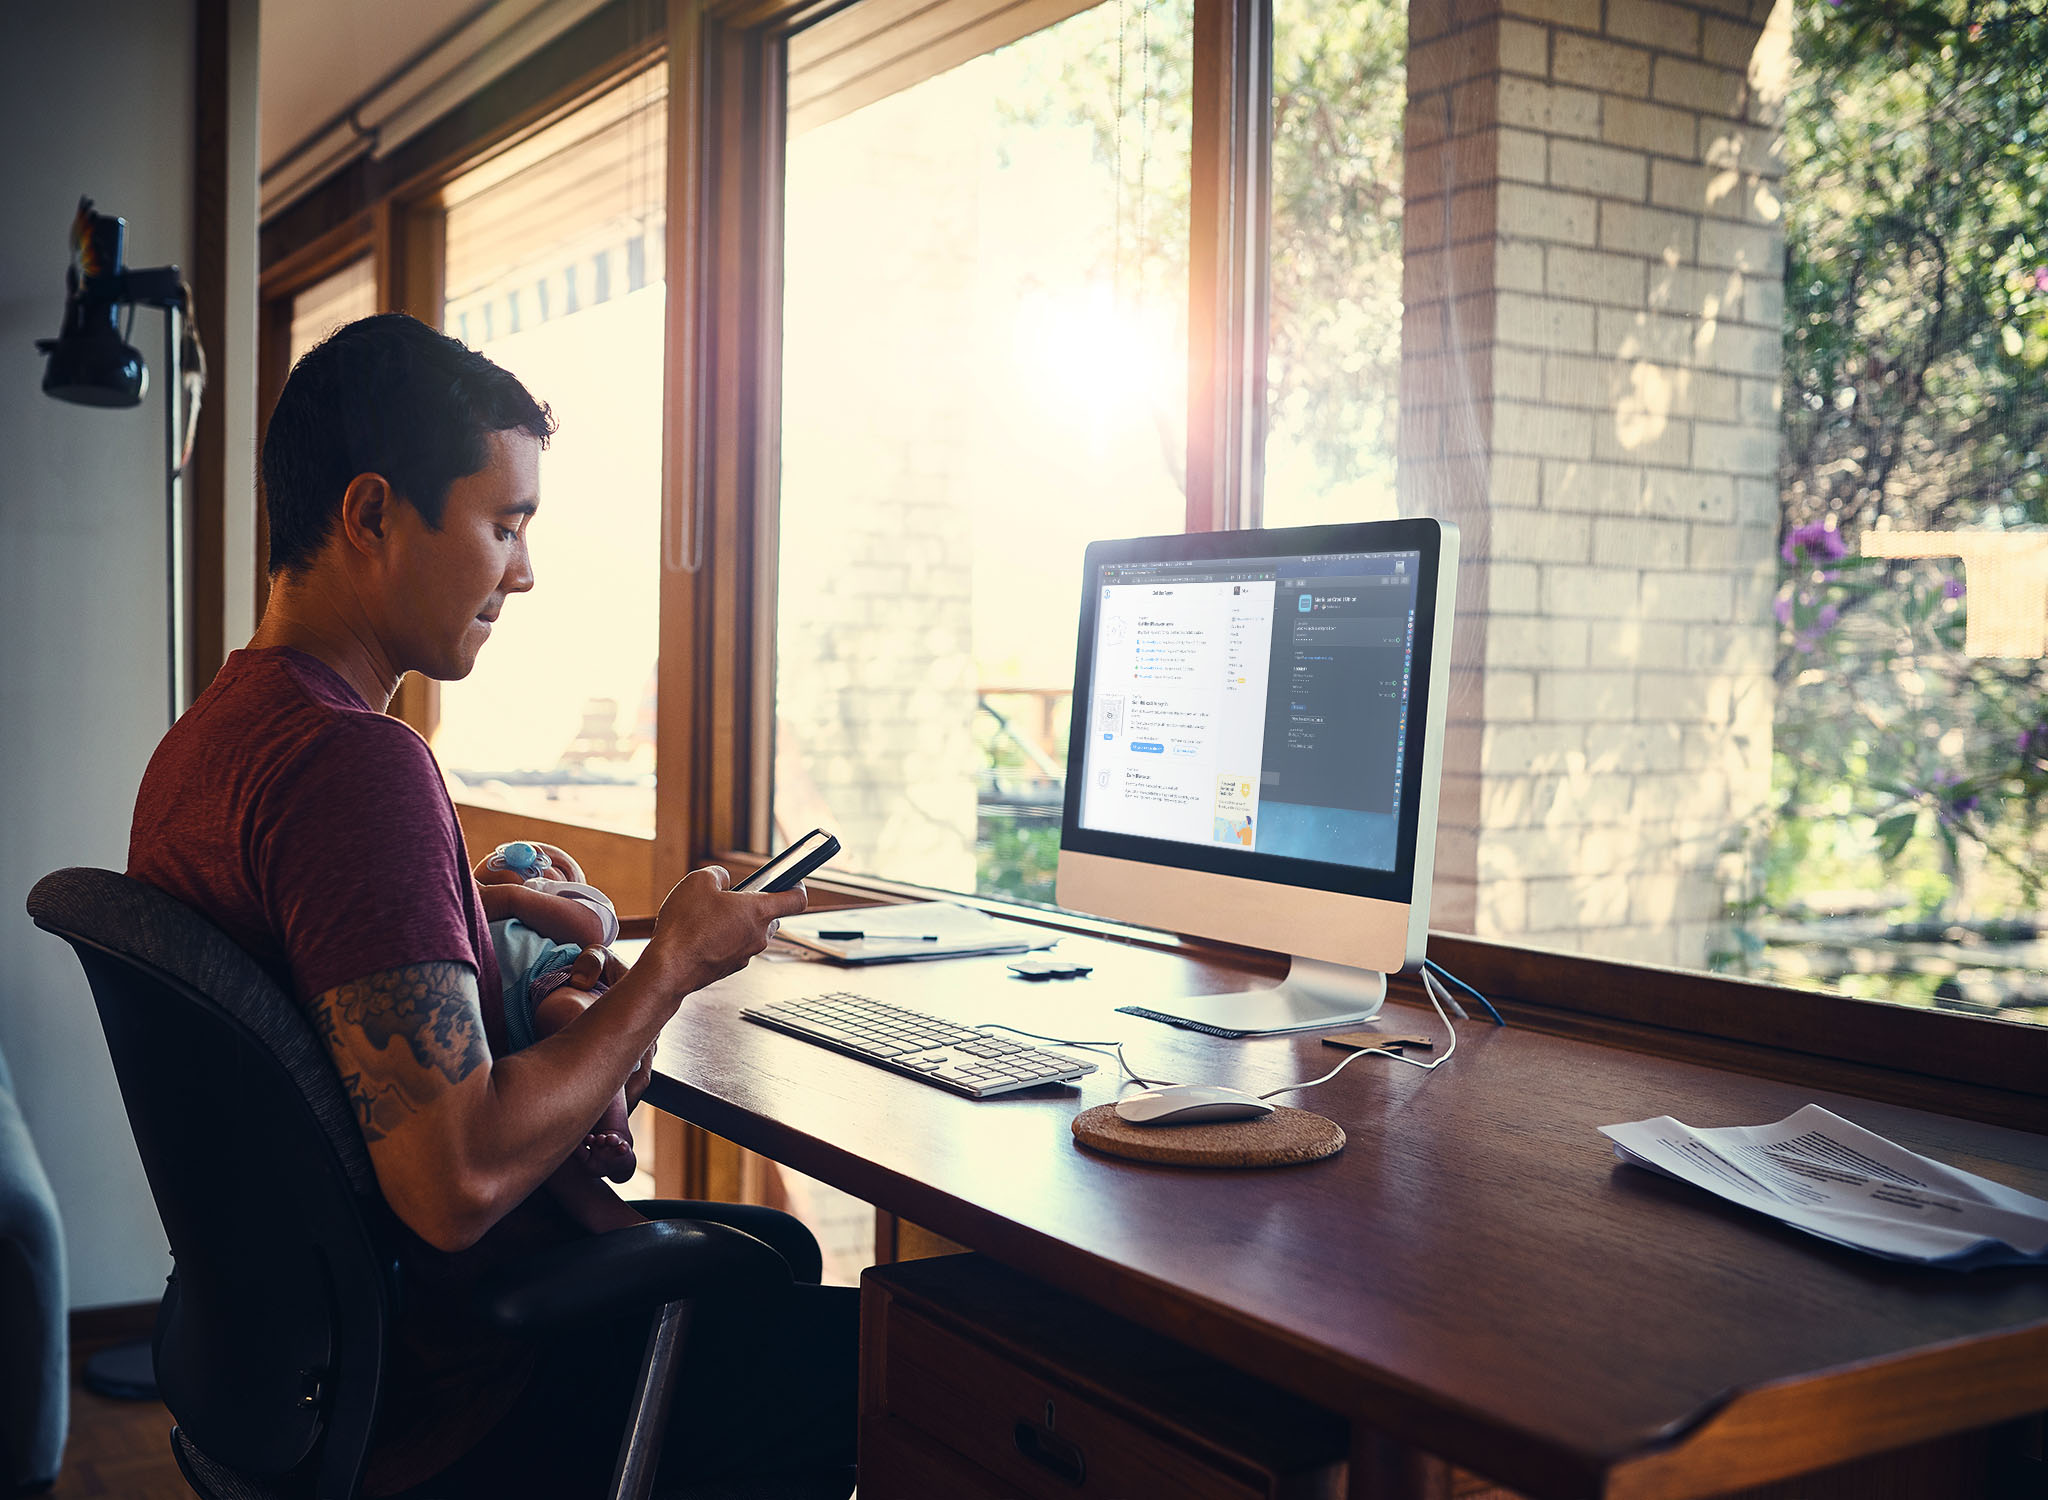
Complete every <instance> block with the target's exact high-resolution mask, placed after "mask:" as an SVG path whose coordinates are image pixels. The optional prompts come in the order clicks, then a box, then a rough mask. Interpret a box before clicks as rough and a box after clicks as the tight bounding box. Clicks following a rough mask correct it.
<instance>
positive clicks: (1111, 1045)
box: [974, 1021, 1170, 1088]
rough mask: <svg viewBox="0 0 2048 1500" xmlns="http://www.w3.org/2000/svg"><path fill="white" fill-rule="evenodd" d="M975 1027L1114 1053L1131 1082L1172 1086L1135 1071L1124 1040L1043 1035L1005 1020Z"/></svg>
mask: <svg viewBox="0 0 2048 1500" xmlns="http://www.w3.org/2000/svg"><path fill="white" fill-rule="evenodd" d="M974 1029H975V1030H977V1031H1009V1032H1014V1033H1016V1034H1017V1035H1018V1036H1028V1037H1030V1038H1031V1040H1033V1041H1034V1042H1050V1043H1051V1044H1052V1045H1053V1046H1055V1047H1074V1048H1078V1049H1079V1050H1081V1051H1083V1052H1101V1053H1102V1054H1103V1056H1105V1057H1108V1056H1112V1055H1113V1056H1114V1057H1115V1058H1116V1065H1117V1067H1119V1068H1121V1069H1122V1070H1123V1073H1124V1076H1125V1077H1126V1078H1128V1079H1130V1081H1131V1082H1133V1083H1141V1084H1143V1085H1145V1087H1147V1088H1167V1087H1170V1085H1168V1084H1165V1083H1163V1082H1161V1081H1160V1080H1159V1079H1156V1078H1145V1077H1142V1076H1141V1075H1140V1074H1138V1073H1137V1072H1135V1071H1134V1070H1133V1069H1132V1067H1131V1065H1130V1064H1129V1063H1127V1062H1125V1061H1124V1044H1123V1043H1122V1042H1077V1041H1075V1040H1073V1039H1072V1038H1071V1037H1063V1036H1042V1035H1040V1034H1039V1033H1038V1032H1036V1031H1026V1030H1025V1029H1024V1028H1023V1027H1021V1026H1011V1025H1009V1024H1008V1023H1006V1022H1003V1021H977V1022H975V1024H974ZM1105 1048H1107V1049H1109V1050H1108V1051H1106V1052H1105V1051H1104V1050H1103V1049H1105ZM1119 1087H1121V1085H1119Z"/></svg>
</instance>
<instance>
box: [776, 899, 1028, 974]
mask: <svg viewBox="0 0 2048 1500" xmlns="http://www.w3.org/2000/svg"><path fill="white" fill-rule="evenodd" d="M848 934H858V936H849V935H848ZM777 936H779V937H782V938H784V939H786V940H788V941H789V942H792V943H795V944H797V945H798V946H799V947H803V948H808V949H810V950H811V951H812V952H813V953H821V954H823V955H824V956H825V957H827V958H829V959H832V960H834V961H836V962H838V963H842V964H885V963H906V962H911V961H915V960H918V959H926V958H965V957H968V956H970V955H972V954H977V953H1024V952H1027V951H1029V950H1031V949H1033V948H1050V947H1051V946H1052V945H1053V944H1054V943H1056V942H1058V941H1059V934H1058V933H1055V932H1052V931H1049V930H1048V929H1046V928H1043V927H1031V926H1027V925H1025V924H1024V923H1022V922H1005V921H1003V920H1002V919H1001V918H998V917H992V916H990V915H989V914H988V913H987V912H985V911H976V910H975V909H974V908H973V907H971V906H962V905H960V904H959V903H958V902H954V901H906V902H903V903H902V904H900V905H897V906H863V907H857V908H853V909H851V910H840V911H824V912H807V913H805V914H804V915H803V916H799V917H785V918H784V919H783V922H782V927H781V929H780V931H779V932H778V933H777Z"/></svg>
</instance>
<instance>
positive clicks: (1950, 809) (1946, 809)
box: [1930, 771, 1977, 816]
mask: <svg viewBox="0 0 2048 1500" xmlns="http://www.w3.org/2000/svg"><path fill="white" fill-rule="evenodd" d="M1962 780H1963V778H1962V776H1961V775H1960V774H1959V773H1958V772H1955V771H1937V772H1935V775H1934V785H1933V787H1931V788H1930V790H1931V791H1932V792H1933V793H1934V795H1935V796H1936V797H1938V798H1940V799H1941V801H1942V803H1943V804H1944V805H1943V807H1942V811H1943V813H1944V814H1954V815H1958V816H1959V815H1961V814H1963V813H1973V812H1975V811H1976V810H1977V794H1976V793H1975V792H1962V793H1958V792H1957V791H1956V788H1957V787H1958V786H1960V785H1962Z"/></svg>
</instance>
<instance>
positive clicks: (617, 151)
mask: <svg viewBox="0 0 2048 1500" xmlns="http://www.w3.org/2000/svg"><path fill="white" fill-rule="evenodd" d="M665 77H666V75H665V73H664V71H663V70H662V69H661V68H659V67H655V68H650V69H648V70H646V71H645V72H643V73H640V74H638V75H636V76H635V77H634V78H631V79H629V80H627V81H626V82H625V83H624V84H621V85H620V86H619V87H618V88H616V89H614V90H612V91H611V92H610V93H608V94H606V95H604V96H603V97H602V98H600V99H598V100H595V101H593V102H592V103H591V104H589V105H587V106H585V107H584V108H582V109H580V110H578V111H577V112H576V113H575V114H574V115H571V116H570V117H569V118H568V119H566V120H563V121H562V122H561V123H560V124H558V125H554V126H551V127H550V128H549V129H547V130H545V131H542V132H540V133H539V134H538V135H536V136H534V137H532V138H531V139H530V140H527V141H525V142H523V143H522V144H521V145H520V146H518V147H517V148H515V149H514V150H512V151H508V152H506V153H504V154H503V155H501V156H499V157H496V158H494V159H493V160H491V161H489V162H486V163H484V164H482V165H481V166H479V167H477V168H476V169H474V170H473V171H470V172H467V173H465V174H464V175H463V176H462V177H461V178H459V179H458V180H457V181H456V182H454V183H453V184H451V185H450V187H449V189H448V192H447V194H446V196H445V202H446V205H447V242H446V247H445V252H444V268H445V269H444V275H445V293H444V295H445V297H446V303H445V314H444V318H443V322H444V326H445V327H446V328H447V329H448V331H449V332H451V333H453V334H454V335H455V336H456V337H457V338H460V339H463V340H464V341H465V342H488V341H490V340H491V339H493V338H500V337H503V336H505V335H506V334H510V333H517V332H519V331H521V330H522V329H525V328H529V327H532V326H534V325H535V324H536V323H541V322H547V321H550V320H552V319H555V318H562V317H573V316H574V315H575V314H576V313H578V312H581V311H583V310H585V309H587V308H590V307H595V306H598V305H600V304H602V303H605V302H608V301H609V300H611V298H613V297H616V296H623V295H624V294H625V293H627V292H629V291H637V290H638V289H639V288H640V287H642V286H644V285H645V284H646V283H647V282H648V281H649V280H658V279H659V278H660V276H661V274H662V266H663V263H664V262H663V258H662V257H663V234H664V231H665V228H666V214H665V212H664V209H665V197H666V195H665V190H664V177H665V172H666V162H667V145H666V137H667V115H668V93H667V86H666V82H665Z"/></svg>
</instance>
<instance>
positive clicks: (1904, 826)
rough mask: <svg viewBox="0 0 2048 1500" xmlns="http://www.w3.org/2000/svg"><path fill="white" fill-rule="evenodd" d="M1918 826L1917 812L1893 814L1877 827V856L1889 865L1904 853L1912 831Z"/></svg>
mask: <svg viewBox="0 0 2048 1500" xmlns="http://www.w3.org/2000/svg"><path fill="white" fill-rule="evenodd" d="M1919 826H1920V814H1919V813H1917V812H1902V813H1894V814H1893V815H1892V816H1891V817H1889V818H1886V819H1885V820H1884V821H1883V822H1882V823H1880V824H1878V825H1877V855H1878V858H1879V859H1882V860H1883V861H1884V862H1885V863H1886V864H1890V863H1891V862H1892V861H1893V860H1895V859H1897V858H1898V857H1899V856H1900V855H1901V854H1903V853H1905V852H1906V845H1907V843H1908V842H1909V841H1910V840H1911V839H1912V837H1913V831H1914V830H1915V829H1916V828H1918V827H1919Z"/></svg>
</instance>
